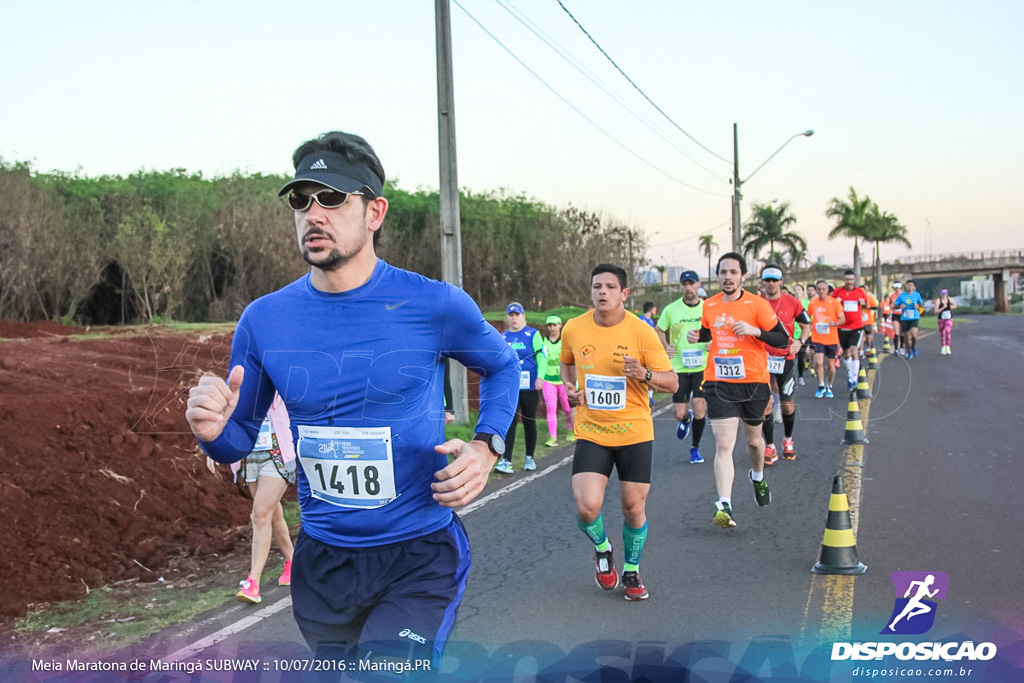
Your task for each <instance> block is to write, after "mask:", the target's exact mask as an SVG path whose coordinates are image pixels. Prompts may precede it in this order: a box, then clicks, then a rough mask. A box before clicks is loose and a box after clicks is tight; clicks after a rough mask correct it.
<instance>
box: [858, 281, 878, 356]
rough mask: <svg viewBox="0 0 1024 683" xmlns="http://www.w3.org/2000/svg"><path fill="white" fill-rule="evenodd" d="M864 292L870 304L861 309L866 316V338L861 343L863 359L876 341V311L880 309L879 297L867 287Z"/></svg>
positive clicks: (864, 316)
mask: <svg viewBox="0 0 1024 683" xmlns="http://www.w3.org/2000/svg"><path fill="white" fill-rule="evenodd" d="M864 293H865V295H866V296H867V302H868V306H867V308H865V309H864V310H863V311H861V314H862V316H863V318H864V338H863V339H861V344H860V357H861V360H863V359H865V358H867V352H868V349H869V348H871V345H872V344H874V342H875V337H874V332H875V328H876V325H875V312H876V311H877V310H878V299H876V298H875V297H874V296H873V295H872V294H871V292H869V291H868V290H866V289H865V290H864Z"/></svg>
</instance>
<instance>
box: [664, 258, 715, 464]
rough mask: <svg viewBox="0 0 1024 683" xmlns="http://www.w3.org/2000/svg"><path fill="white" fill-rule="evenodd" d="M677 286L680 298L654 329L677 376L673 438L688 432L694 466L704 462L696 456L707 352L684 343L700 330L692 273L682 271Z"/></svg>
mask: <svg viewBox="0 0 1024 683" xmlns="http://www.w3.org/2000/svg"><path fill="white" fill-rule="evenodd" d="M679 282H680V283H681V284H682V288H683V296H682V297H681V298H679V299H677V300H675V301H673V302H672V303H670V304H669V305H668V306H666V307H665V310H664V311H662V313H661V317H660V318H658V326H657V328H656V329H657V331H658V336H659V337H661V340H662V342H663V343H664V344H665V349H666V350H667V351H668V354H669V356H670V357H671V359H672V368H673V369H674V370H675V371H676V374H677V375H678V376H679V390H678V391H676V393H675V394H673V395H672V408H673V410H674V411H675V415H676V419H677V420H679V425H678V426H677V427H676V436H678V437H679V438H680V439H685V438H686V437H687V435H688V434H689V433H690V430H691V428H692V430H693V445H692V447H691V448H690V462H691V463H692V464H697V463H702V462H704V458H703V457H702V456H701V454H700V439H701V436H703V434H704V427H705V425H706V424H707V417H706V415H707V401H706V400H705V398H704V368H705V366H706V365H707V360H708V352H707V345H706V344H702V343H700V342H698V343H695V344H691V343H689V342H688V341H686V333H687V332H689V331H690V330H699V329H700V317H701V314H702V313H703V312H704V302H703V301H702V300H701V298H700V296H698V294H697V291H698V290H699V289H700V276H699V275H697V273H696V272H695V271H692V270H687V271H685V272H684V273H683V274H682V275H680V276H679ZM691 397H692V398H691ZM691 401H692V404H693V407H692V408H691V407H690V403H691Z"/></svg>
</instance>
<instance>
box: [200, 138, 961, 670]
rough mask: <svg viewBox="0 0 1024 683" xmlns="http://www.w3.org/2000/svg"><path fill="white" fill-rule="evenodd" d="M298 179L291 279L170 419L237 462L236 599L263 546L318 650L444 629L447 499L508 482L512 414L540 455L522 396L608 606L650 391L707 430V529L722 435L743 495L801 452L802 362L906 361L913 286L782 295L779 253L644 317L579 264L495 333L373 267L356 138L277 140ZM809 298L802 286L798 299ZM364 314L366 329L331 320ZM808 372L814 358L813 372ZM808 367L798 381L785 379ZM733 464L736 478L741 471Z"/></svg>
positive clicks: (464, 545) (450, 605)
mask: <svg viewBox="0 0 1024 683" xmlns="http://www.w3.org/2000/svg"><path fill="white" fill-rule="evenodd" d="M292 161H293V164H294V167H295V177H294V179H293V180H291V181H290V182H288V183H287V184H286V185H285V186H284V187H283V188H282V189H281V195H282V196H285V197H286V201H287V203H288V205H289V206H290V208H291V211H292V212H293V217H294V224H295V237H296V241H297V243H298V247H299V253H300V255H301V257H302V258H303V259H304V260H305V261H306V262H307V263H308V264H309V267H310V269H309V272H308V273H307V274H306V275H305V276H303V277H302V278H300V279H299V280H296V281H295V282H293V283H291V284H289V285H287V286H285V287H284V288H282V289H280V290H278V291H276V292H272V293H270V294H268V295H266V296H263V297H261V298H259V299H257V300H256V301H254V302H252V303H251V304H250V305H249V306H248V307H247V308H246V309H245V311H244V312H243V314H242V316H241V318H240V319H239V322H238V325H237V328H236V331H235V334H234V338H233V341H232V350H231V361H230V372H229V374H228V376H227V377H226V378H224V377H217V376H213V375H207V376H204V377H202V378H200V379H199V381H198V384H197V385H196V386H195V387H193V388H192V390H191V392H190V395H189V399H188V407H187V411H186V418H187V419H188V422H189V425H190V427H191V429H192V431H193V433H194V434H195V436H196V438H197V440H198V442H199V444H200V446H201V447H202V449H203V451H204V452H205V453H206V454H207V455H208V456H209V458H210V459H211V460H210V462H211V467H212V466H213V462H221V463H239V461H242V460H243V459H244V461H245V466H244V467H238V466H237V465H236V467H235V469H236V471H238V472H241V473H242V476H243V477H244V479H245V481H246V482H248V483H249V485H250V487H251V489H252V491H253V494H254V495H253V497H254V505H253V549H252V562H251V567H250V572H249V574H248V576H247V577H246V579H245V580H244V581H243V582H242V583H241V585H240V587H239V591H238V599H239V600H243V601H246V602H254V603H256V602H259V601H260V600H261V596H260V586H259V582H260V580H261V576H262V574H263V571H264V569H265V564H266V560H267V553H268V550H269V547H270V543H271V539H272V538H273V539H275V540H277V542H278V544H279V545H280V547H281V550H282V553H283V554H284V555H285V560H286V563H285V565H284V569H283V572H282V574H281V576H280V577H279V578H278V583H279V584H281V585H290V586H291V592H292V605H293V614H294V617H295V620H296V622H297V624H298V626H299V630H300V631H301V633H302V636H303V637H304V638H305V640H306V642H307V643H308V645H309V647H310V649H311V651H312V652H313V653H314V657H315V658H316V659H318V660H321V661H327V660H337V661H351V660H352V658H353V657H355V658H359V659H361V660H366V661H368V662H372V667H371V668H373V669H374V670H376V671H386V672H390V673H393V674H394V673H401V672H402V671H408V668H407V667H408V665H409V663H410V662H412V661H414V660H424V659H426V660H430V661H432V662H434V663H435V664H436V663H437V662H438V661H439V658H440V656H441V654H442V652H443V649H444V646H445V643H446V641H447V638H448V635H449V634H450V633H451V630H452V627H453V626H454V623H455V614H456V611H457V609H458V607H459V605H460V603H461V600H462V596H463V592H464V589H465V585H466V578H467V575H468V572H469V567H470V547H469V540H468V538H467V536H466V533H465V530H464V529H463V526H462V524H461V521H460V520H459V517H458V515H457V514H456V510H457V509H458V508H460V507H463V506H465V505H467V504H468V503H470V502H471V501H473V500H474V499H475V498H476V497H477V496H478V495H479V494H480V493H481V492H482V491H483V489H484V487H485V485H486V483H487V481H488V477H489V475H490V474H491V472H492V471H496V472H498V473H501V474H510V473H512V472H513V471H514V470H513V466H512V459H511V454H512V448H513V446H514V444H515V442H516V440H517V436H516V432H517V423H520V422H521V423H522V425H523V442H524V444H525V460H524V469H525V470H533V469H536V467H537V462H536V458H537V442H538V435H537V410H538V406H539V403H540V399H541V397H543V400H544V404H545V407H546V417H547V428H548V435H549V438H548V439H547V440H546V441H545V443H544V446H545V447H547V448H554V447H557V446H558V445H559V441H558V429H557V426H558V421H559V413H562V415H563V419H565V421H566V425H567V427H568V432H569V435H568V436H567V440H568V441H569V442H572V445H573V449H574V453H573V456H574V457H573V462H572V475H571V484H572V487H571V488H572V495H573V500H574V504H575V513H576V522H577V526H578V527H579V529H580V531H581V533H582V534H583V535H584V536H585V537H586V538H587V539H588V541H589V543H590V544H592V545H593V548H594V564H595V580H596V582H597V584H598V586H600V587H601V588H602V589H605V590H616V589H617V588H619V586H620V585H621V586H622V587H623V591H624V592H623V595H624V597H625V599H627V600H631V601H635V600H644V599H646V598H648V597H649V595H650V593H649V592H648V590H647V588H646V587H645V585H644V582H643V580H642V579H641V577H640V560H641V557H642V554H643V550H644V546H645V543H646V541H647V535H648V521H647V515H646V502H647V496H648V493H649V491H650V486H651V470H652V457H653V442H654V421H653V416H652V404H653V397H654V395H655V393H662V394H670V395H671V396H672V408H673V411H674V415H675V418H676V421H677V423H678V424H677V426H676V430H675V431H676V436H677V437H678V438H679V439H680V440H685V439H690V443H691V446H690V449H689V462H690V463H691V464H694V465H699V464H702V463H704V462H705V459H704V455H703V454H702V453H701V442H702V437H703V435H704V433H705V431H706V428H707V427H708V425H709V423H710V427H711V431H712V433H713V434H714V437H715V452H714V455H713V456H712V457H713V469H714V479H715V500H714V503H713V509H712V506H709V510H708V513H709V521H711V522H713V523H714V524H716V525H718V526H720V527H723V528H730V527H735V526H736V525H737V520H736V515H735V513H734V510H733V506H732V496H733V492H734V484H735V481H734V480H735V478H736V472H735V465H734V461H733V450H734V447H735V445H736V441H737V439H738V438H739V437H742V441H743V443H744V444H745V446H746V451H747V455H748V457H749V461H750V467H749V468H748V469H747V471H746V473H745V475H746V476H745V477H743V478H744V479H746V480H747V481H748V482H749V484H747V485H749V486H750V487H751V488H752V489H753V494H754V499H755V501H756V503H757V505H759V506H766V505H769V504H770V503H771V500H772V497H771V491H770V489H769V485H768V482H767V481H766V480H765V468H766V467H770V466H772V465H774V464H775V463H776V462H778V459H779V453H778V450H777V448H776V444H775V425H776V424H781V425H782V429H783V437H782V440H781V447H782V451H781V453H782V457H783V458H784V459H787V460H794V459H796V458H797V453H798V448H797V445H796V438H797V437H795V436H794V431H795V427H796V419H795V409H794V393H795V392H796V388H797V387H798V386H804V385H805V381H804V376H805V374H808V375H809V374H810V373H811V372H813V375H814V377H815V380H816V382H817V386H816V390H815V392H814V394H813V395H814V397H815V398H817V399H828V398H832V397H834V395H835V393H834V388H833V384H834V381H835V379H834V376H835V374H836V371H837V369H838V368H839V367H841V366H842V364H843V363H845V368H846V381H847V386H846V387H845V389H853V388H854V387H855V386H856V385H857V381H858V375H859V373H860V367H861V365H860V364H861V362H862V359H863V358H864V354H865V349H866V348H869V345H870V343H871V341H870V340H871V334H872V333H873V331H874V328H875V325H876V313H877V316H878V318H877V323H878V326H879V330H880V331H881V332H882V333H883V334H885V335H886V337H887V341H888V340H889V339H892V340H899V341H894V343H895V347H894V349H899V350H901V352H902V353H903V354H904V355H905V356H906V357H907V358H914V357H916V356H917V330H918V327H917V326H918V319H919V317H920V314H921V310H922V307H923V301H922V300H921V296H920V294H919V293H917V292H915V290H914V284H913V281H907V282H906V283H905V284H901V283H897V284H895V285H894V292H893V295H892V296H889V297H886V299H885V300H884V301H882V302H877V301H875V300H874V299H873V298H872V297H871V295H870V294H869V293H868V292H866V291H865V290H864V289H863V288H861V287H859V286H857V283H856V276H855V275H854V273H853V272H852V271H851V272H848V273H846V275H845V276H844V278H843V284H842V286H841V287H839V288H838V289H837V288H835V287H833V286H832V285H830V284H829V283H827V282H825V281H818V282H816V283H814V284H813V285H811V284H808V285H807V286H806V288H805V287H803V286H801V285H799V284H797V285H795V286H794V287H793V289H792V290H790V289H789V287H788V286H787V284H786V282H785V273H784V271H783V269H782V268H781V267H780V266H777V265H774V264H768V265H766V266H765V267H764V268H762V270H761V272H760V273H758V274H757V280H758V283H759V287H758V289H759V291H758V293H754V292H753V291H748V290H746V289H744V287H743V285H744V282H745V280H746V279H747V278H748V266H747V262H746V260H745V259H744V257H743V256H742V255H740V254H737V253H732V252H730V253H726V254H723V255H722V256H721V257H720V258H719V260H718V263H717V266H716V269H715V273H716V279H717V284H718V286H719V289H720V291H719V292H718V293H717V294H714V295H712V296H710V297H709V296H708V295H707V293H706V292H705V290H704V289H703V288H702V287H701V281H700V277H699V276H698V275H697V273H696V272H694V271H686V272H684V273H683V274H682V276H681V277H680V283H681V292H682V296H681V297H680V298H679V299H678V300H677V301H674V302H672V303H671V304H669V305H668V306H666V307H665V310H664V311H663V312H662V313H661V315H660V316H657V309H656V307H655V306H654V304H653V303H647V304H645V305H644V310H643V316H638V315H634V314H633V313H630V312H629V311H628V310H627V309H626V302H627V300H628V299H629V294H630V289H629V283H628V281H627V273H626V271H625V270H624V269H623V268H622V267H620V266H618V265H615V264H608V263H603V264H597V265H596V266H595V267H594V268H593V271H592V272H591V279H590V301H591V308H590V310H589V311H588V312H586V313H584V314H582V315H580V316H578V317H574V318H571V319H569V320H564V321H563V320H562V319H561V318H560V317H559V316H556V315H550V316H547V318H546V319H545V323H544V330H543V331H541V330H538V329H535V328H533V327H530V326H529V325H527V324H526V315H525V314H526V310H525V308H524V306H523V305H522V304H521V303H519V302H511V303H509V304H508V305H507V306H506V308H505V315H506V319H505V330H504V332H503V333H499V332H498V331H497V330H496V329H495V328H494V327H493V326H492V325H490V324H489V323H487V322H486V321H485V320H484V318H483V316H482V314H481V312H480V309H479V307H478V306H477V304H476V303H475V302H473V301H472V300H471V299H470V298H469V297H468V296H467V295H466V294H465V293H464V292H462V291H461V290H459V289H458V288H456V287H453V286H451V285H448V284H446V283H440V282H437V281H434V280H430V279H428V278H425V277H422V276H420V275H418V274H415V273H411V272H408V271H404V270H401V269H398V268H395V267H393V266H390V265H389V264H387V263H386V262H385V261H383V260H381V259H379V258H378V257H377V256H376V251H375V248H376V244H377V241H378V237H379V234H380V232H379V231H380V230H381V227H382V224H383V221H384V217H385V215H386V213H387V209H388V202H387V199H386V198H385V197H384V196H383V189H384V178H385V176H384V171H383V168H382V166H381V163H380V160H379V159H378V158H377V156H376V153H375V152H374V151H373V149H372V148H371V147H370V145H369V144H368V143H367V142H366V141H365V140H363V139H362V138H359V137H358V136H354V135H350V134H347V133H340V132H332V133H327V134H324V135H322V136H320V137H318V138H315V139H312V140H309V141H307V142H305V143H303V144H302V145H300V146H299V148H298V149H297V150H296V151H295V153H294V155H293V159H292ZM947 294H948V293H947V292H945V291H943V296H942V298H941V299H940V301H939V304H938V306H937V312H938V316H939V319H940V330H942V335H943V336H942V349H943V350H942V353H943V354H948V353H951V351H950V340H949V328H950V327H951V325H952V315H953V313H952V312H953V310H955V308H956V305H955V303H953V302H952V300H950V299H949V297H948V296H947ZM805 296H806V297H807V298H804V297H805ZM351 320H374V321H376V322H375V324H374V325H372V326H367V325H351V324H349V323H348V321H351ZM449 359H455V360H456V361H458V362H460V363H462V364H463V365H464V366H466V367H469V368H472V369H473V370H474V371H475V372H477V373H478V374H479V375H480V376H481V383H480V403H479V413H478V417H477V422H476V425H475V428H474V436H473V437H472V439H471V440H470V441H468V442H466V441H462V440H460V439H450V440H446V438H445V425H446V424H447V423H448V422H450V421H451V420H452V419H453V413H452V409H451V408H452V406H451V400H450V398H449V399H447V402H446V401H445V398H444V397H445V395H446V394H449V393H450V390H448V389H447V387H446V386H445V385H446V382H445V380H446V378H447V365H448V361H449ZM812 365H813V370H812V369H811V366H812ZM805 371H806V372H805ZM613 471H615V472H616V474H617V476H618V479H619V482H620V489H621V497H620V501H621V509H622V515H623V518H624V524H623V529H622V547H621V549H620V550H619V553H620V555H619V559H620V560H621V562H622V572H621V573H620V572H619V571H618V569H617V567H616V562H615V557H616V555H615V550H614V549H613V544H612V541H611V540H610V539H609V536H608V534H607V533H606V529H605V523H604V515H603V508H604V503H605V492H606V488H607V485H608V483H609V480H610V477H611V474H612V472H613ZM741 476H742V475H741ZM292 482H294V483H296V485H297V488H298V500H299V504H300V508H301V512H302V524H301V531H300V533H299V536H298V538H297V540H296V542H295V544H294V546H292V543H291V539H290V537H289V535H288V533H287V528H286V527H285V526H284V523H283V519H282V517H281V512H280V498H281V494H282V493H283V491H284V490H285V488H286V487H287V485H288V484H289V483H292Z"/></svg>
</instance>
